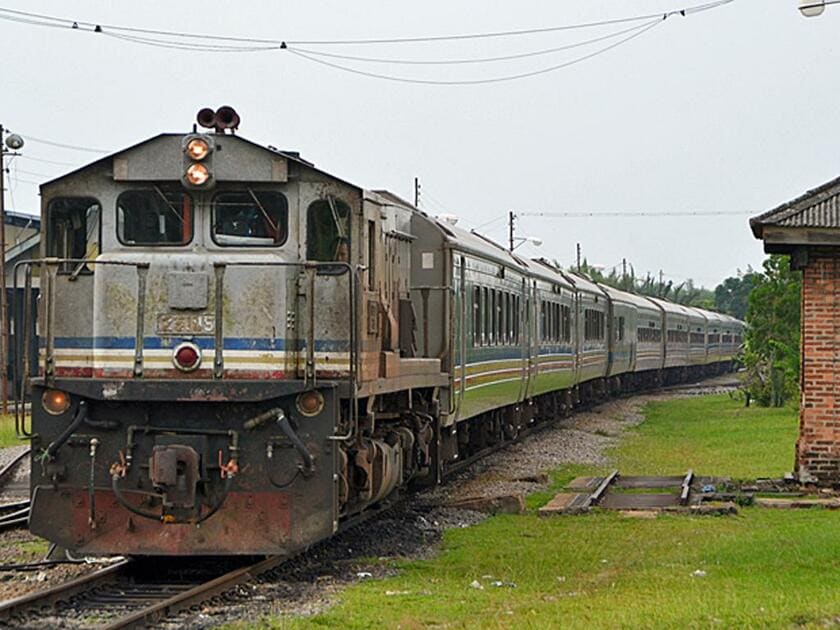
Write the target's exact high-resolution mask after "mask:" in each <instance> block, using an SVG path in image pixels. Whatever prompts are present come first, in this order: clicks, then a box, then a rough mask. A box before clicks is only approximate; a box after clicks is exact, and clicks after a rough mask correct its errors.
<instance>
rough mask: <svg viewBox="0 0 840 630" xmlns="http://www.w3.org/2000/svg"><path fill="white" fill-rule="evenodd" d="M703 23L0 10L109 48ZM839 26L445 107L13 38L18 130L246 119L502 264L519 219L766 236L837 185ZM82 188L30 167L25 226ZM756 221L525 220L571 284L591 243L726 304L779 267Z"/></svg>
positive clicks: (547, 15) (755, 8)
mask: <svg viewBox="0 0 840 630" xmlns="http://www.w3.org/2000/svg"><path fill="white" fill-rule="evenodd" d="M702 1H703V0H632V1H629V0H625V1H621V0H566V1H564V2H534V1H525V2H517V3H513V2H488V1H487V0H461V1H460V2H457V3H456V2H452V1H451V0H450V1H446V2H442V1H438V0H427V1H426V2H422V3H412V6H411V7H409V6H408V3H404V2H372V1H367V0H355V1H354V2H347V1H346V0H334V1H329V2H322V1H319V2H283V3H279V2H270V1H261V2H248V3H247V5H246V3H230V2H221V1H218V0H217V1H214V0H204V1H203V2H201V3H194V2H189V3H187V2H180V3H173V2H165V1H146V2H143V3H126V2H117V1H116V0H113V1H105V0H100V1H91V2H81V1H75V0H62V1H61V2H57V1H52V2H50V1H46V0H26V1H21V0H0V6H3V7H6V8H13V9H19V10H24V11H33V12H39V13H46V14H52V15H57V16H62V17H69V18H73V19H78V20H87V21H91V22H97V23H103V24H117V25H128V26H137V27H146V28H156V29H166V30H179V31H188V32H203V33H212V34H224V35H237V36H251V37H265V38H281V39H287V40H305V39H333V38H334V39H348V38H373V37H409V36H415V35H440V34H454V33H467V32H485V31H498V30H508V29H520V28H523V29H524V28H531V27H545V26H553V25H559V24H570V23H578V22H585V21H591V20H600V19H608V18H614V17H624V16H629V15H638V14H646V13H654V12H658V11H666V10H671V9H679V8H682V7H684V6H690V5H694V4H699V3H701V2H702ZM232 5H235V7H236V8H235V9H227V7H230V6H232ZM197 7H200V14H199V11H198V9H197ZM226 12H229V14H227V13H226ZM838 25H840V5H838V6H833V7H831V6H830V7H828V8H827V9H826V11H825V13H824V15H823V16H822V17H819V18H813V19H805V18H802V17H801V16H800V15H799V12H798V11H797V10H796V0H773V1H772V2H771V1H770V0H735V2H733V3H732V4H729V5H726V6H723V7H721V8H718V9H715V10H712V11H708V12H705V13H700V14H694V15H689V16H688V17H685V18H682V17H680V16H673V17H670V18H669V19H668V20H666V21H665V22H664V23H662V24H661V25H659V26H657V27H655V28H653V29H652V30H650V31H649V32H647V33H645V34H643V35H641V36H640V37H638V38H636V39H634V40H632V41H630V42H628V43H626V44H624V45H622V46H620V47H618V48H616V49H614V50H611V51H608V52H606V53H604V54H602V55H600V56H598V57H596V58H593V59H590V60H587V61H584V62H582V63H579V64H577V65H574V66H570V67H567V68H564V69H561V70H558V71H556V72H552V73H548V74H544V75H541V76H538V77H534V78H528V79H522V80H518V81H513V82H507V83H496V84H491V85H472V86H433V85H415V84H403V83H394V82H386V81H381V80H376V79H372V78H367V77H362V76H355V75H351V74H348V73H344V72H341V71H338V70H334V69H331V68H327V67H323V66H319V65H316V64H313V63H311V62H308V61H306V60H304V59H301V58H299V57H295V56H293V55H291V54H290V53H289V52H288V51H272V52H260V53H256V52H249V53H237V54H231V53H226V54H220V53H207V52H192V51H181V50H166V49H159V48H149V47H144V46H139V45H136V44H131V43H127V42H123V41H119V40H116V39H111V38H108V37H104V36H101V35H96V34H92V33H86V32H78V31H71V30H59V29H41V28H36V27H32V26H26V25H22V24H17V23H11V22H6V21H0V41H2V44H3V54H4V57H5V60H4V63H3V70H2V75H0V95H2V96H1V100H0V122H2V123H3V124H4V125H5V126H6V127H8V128H10V129H12V130H14V131H16V132H18V133H21V134H23V135H24V136H25V137H26V136H27V135H29V136H34V137H37V138H42V139H48V140H53V141H56V142H62V143H69V144H74V145H84V146H89V147H101V148H103V149H109V150H115V149H119V148H121V147H124V146H127V145H130V144H133V143H135V142H137V141H140V140H142V139H144V138H146V137H149V136H151V135H154V134H156V133H159V132H161V131H187V130H189V128H190V126H191V124H192V122H193V120H194V116H195V112H196V111H197V110H198V109H199V108H200V107H204V106H210V107H213V108H215V107H217V106H219V105H222V104H230V105H233V106H234V107H235V108H236V109H237V110H238V111H239V113H240V115H241V117H242V124H241V127H240V133H241V134H242V135H243V136H245V137H248V138H250V139H252V140H255V141H258V142H264V143H266V144H272V145H275V146H277V147H279V148H282V149H293V150H299V151H300V152H301V153H302V154H303V156H304V157H306V158H307V159H309V160H311V161H313V162H315V163H316V164H317V165H318V166H319V167H320V168H323V169H325V170H327V171H330V172H333V173H335V174H336V175H339V176H341V177H343V178H346V179H349V180H351V181H353V182H356V183H358V184H360V185H362V186H365V187H368V188H388V189H390V190H392V191H394V192H396V193H398V194H401V195H403V196H405V197H406V198H410V196H411V194H412V185H413V178H414V177H415V176H419V177H420V180H421V184H422V186H423V193H424V201H425V208H426V209H427V210H428V211H429V212H431V213H434V214H437V213H439V212H443V211H446V212H450V213H454V214H457V215H458V216H460V217H461V223H460V225H462V226H466V227H473V226H477V225H480V224H485V223H488V222H490V221H493V219H496V218H498V219H499V220H497V221H496V222H495V223H491V224H490V225H488V226H487V227H486V229H485V230H484V231H486V232H487V233H488V234H489V235H490V236H492V237H495V238H497V239H498V240H502V239H504V238H505V235H506V231H505V230H506V228H505V224H504V221H503V217H504V216H505V215H506V213H507V211H508V210H510V209H514V210H528V211H544V212H570V211H593V212H604V211H610V212H615V211H618V212H641V211H648V212H676V211H695V210H697V211H724V212H736V211H745V212H748V213H752V214H757V213H759V212H762V211H764V210H767V209H769V208H772V207H774V206H775V205H777V204H779V203H782V202H784V201H786V200H789V199H791V198H792V197H794V196H796V195H798V194H800V193H802V192H803V191H804V190H806V189H807V188H810V187H813V186H815V185H818V184H820V183H821V182H823V181H825V180H827V179H830V178H832V177H835V176H836V175H837V174H838V173H837V171H838V148H840V147H838V138H840V113H838V110H837V108H836V107H835V103H836V84H837V60H838V49H837V41H838V38H837V29H838ZM629 26H632V24H631V25H626V24H625V25H618V26H611V27H607V28H600V29H593V30H576V31H567V32H560V33H549V34H541V35H537V36H529V37H521V38H506V39H485V40H477V41H467V42H445V43H435V44H410V45H405V44H404V45H389V46H376V47H371V46H342V47H329V48H328V47H319V48H318V50H321V51H326V52H330V53H338V54H351V55H365V56H373V57H378V58H382V57H387V58H410V59H451V58H474V57H487V56H498V55H508V54H515V53H520V52H525V51H531V50H537V49H544V48H550V47H557V46H563V45H567V44H571V43H574V42H578V41H580V40H582V39H588V38H591V37H596V36H601V35H605V34H608V33H611V32H615V31H616V30H620V29H624V28H628V27H629ZM610 41H615V40H608V41H605V42H602V43H599V44H595V45H594V46H591V47H586V48H579V49H574V50H568V51H565V52H561V53H557V54H552V55H545V56H542V57H535V58H528V59H520V60H516V61H512V62H502V63H499V64H486V65H473V66H426V67H418V66H394V65H390V66H389V65H379V64H367V63H361V62H342V63H348V65H353V66H354V67H358V68H360V69H364V70H367V71H374V72H384V73H387V74H393V75H400V76H406V77H415V78H422V79H435V80H456V79H474V78H481V77H488V76H498V75H503V74H512V73H518V72H524V71H529V70H534V69H538V68H541V67H546V66H549V65H555V64H559V63H563V62H564V61H567V60H571V59H574V58H576V57H580V56H581V55H583V54H586V53H589V52H591V51H593V50H595V49H597V48H598V47H603V46H605V45H607V44H609V42H610ZM309 48H314V47H309ZM24 154H25V155H27V156H29V157H31V158H39V159H47V160H53V161H60V162H67V163H70V164H73V165H75V166H79V165H82V164H84V163H86V162H88V161H91V160H92V159H95V158H96V154H93V153H84V152H79V151H71V150H65V149H60V148H54V147H50V146H47V145H44V144H40V143H37V142H34V141H30V142H28V143H27V146H26V148H25V150H24ZM69 169H70V167H68V166H60V165H53V164H47V163H43V162H37V161H33V160H31V159H17V160H15V162H14V163H13V165H12V178H11V179H12V181H11V189H12V194H13V199H12V200H10V199H9V197H7V207H10V208H16V209H18V210H21V211H29V212H37V211H38V198H37V189H36V186H35V185H33V184H31V183H27V182H24V181H21V180H29V181H34V182H40V181H46V180H47V179H49V178H50V177H51V176H54V175H58V174H60V173H61V172H63V171H65V170H69ZM24 171H27V172H26V173H25V172H24ZM33 173H37V174H33ZM10 201H11V202H10ZM421 205H423V204H421ZM747 219H748V215H739V216H734V217H733V216H723V217H721V216H712V217H679V218H662V217H657V218H638V217H637V218H610V219H604V218H589V219H572V218H553V219H548V218H537V217H523V218H522V220H521V221H520V225H519V233H520V234H522V235H538V236H541V237H542V238H543V239H544V241H545V243H544V245H543V246H542V247H540V248H533V247H531V246H530V245H526V246H524V247H523V248H522V250H521V251H522V252H523V253H525V254H528V255H542V256H546V257H549V258H556V259H557V260H559V261H560V262H561V263H563V264H570V263H571V262H572V261H573V258H574V248H575V243H576V242H580V243H581V245H582V248H583V253H584V255H585V256H586V257H587V258H588V260H589V261H590V262H593V263H599V264H603V265H606V266H608V267H609V266H612V265H615V264H617V263H619V262H620V261H621V259H622V257H626V258H627V259H628V260H629V261H630V262H632V263H633V265H634V266H635V269H636V272H637V275H643V274H644V272H646V271H651V272H653V273H657V272H658V271H659V269H663V270H664V271H665V274H666V276H668V277H673V278H676V279H685V278H687V277H692V278H694V279H695V281H696V282H698V283H700V284H703V285H706V286H708V287H710V288H712V287H714V285H715V284H717V283H718V282H719V281H720V280H722V279H723V278H724V277H726V276H728V275H733V274H734V273H735V271H736V269H738V268H741V269H744V268H745V267H746V266H747V265H748V264H751V265H753V266H758V265H760V262H761V260H762V259H763V254H762V251H761V244H760V242H758V241H756V240H754V239H753V237H752V235H751V233H750V231H749V227H748V224H747Z"/></svg>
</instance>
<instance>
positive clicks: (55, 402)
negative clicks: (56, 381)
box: [41, 389, 70, 416]
mask: <svg viewBox="0 0 840 630" xmlns="http://www.w3.org/2000/svg"><path fill="white" fill-rule="evenodd" d="M41 404H42V405H43V406H44V410H45V411H46V412H47V413H49V414H51V415H53V416H60V415H61V414H63V413H64V412H65V411H67V410H68V409H69V408H70V396H68V395H67V392H62V391H60V390H57V389H48V390H47V391H45V392H44V395H43V396H42V397H41Z"/></svg>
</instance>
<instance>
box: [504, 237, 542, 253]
mask: <svg viewBox="0 0 840 630" xmlns="http://www.w3.org/2000/svg"><path fill="white" fill-rule="evenodd" d="M513 240H515V241H519V242H518V243H517V244H516V245H514V246H513V248H512V249H511V250H510V251H513V250H514V249H516V248H517V247H519V246H520V245H522V244H523V243H530V244H531V245H533V246H534V247H539V246H540V245H542V244H543V240H542V239H541V238H540V237H539V236H516V237H514V239H513Z"/></svg>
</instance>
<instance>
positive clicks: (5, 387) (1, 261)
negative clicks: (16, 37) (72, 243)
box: [0, 125, 9, 413]
mask: <svg viewBox="0 0 840 630" xmlns="http://www.w3.org/2000/svg"><path fill="white" fill-rule="evenodd" d="M4 131H5V130H4V129H3V125H0V355H2V363H0V396H2V401H0V408H2V411H3V413H8V412H9V383H8V381H9V374H8V372H9V369H8V368H9V336H8V334H9V333H8V329H7V327H8V321H7V317H6V315H7V313H6V308H7V307H6V204H5V200H6V181H5V180H6V165H5V164H4V162H3V156H5V155H6V147H5V145H4V144H3V134H4Z"/></svg>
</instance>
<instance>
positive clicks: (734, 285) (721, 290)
mask: <svg viewBox="0 0 840 630" xmlns="http://www.w3.org/2000/svg"><path fill="white" fill-rule="evenodd" d="M759 275H760V274H757V273H756V272H755V271H754V270H753V269H752V267H747V271H746V273H741V271H740V270H738V275H737V276H733V277H730V278H727V279H726V280H724V281H723V282H722V283H720V284H719V285H718V286H717V287H715V294H714V310H716V311H718V312H720V313H726V314H728V315H732V316H733V317H737V318H738V319H744V318H745V317H746V316H747V307H748V306H749V297H750V291H752V289H753V287H754V286H755V282H756V278H757V277H758V276H759Z"/></svg>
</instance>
